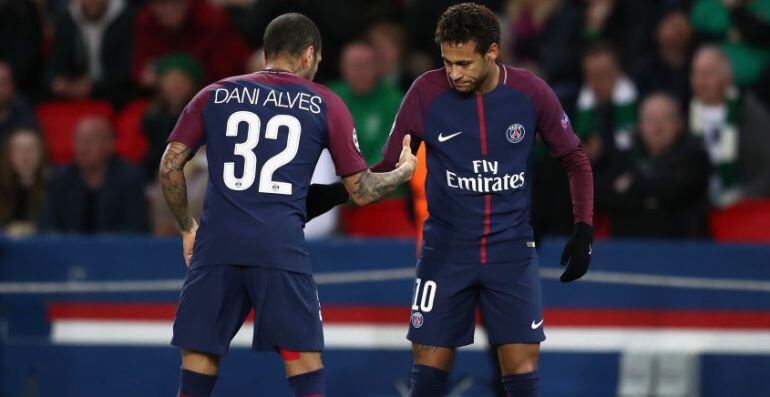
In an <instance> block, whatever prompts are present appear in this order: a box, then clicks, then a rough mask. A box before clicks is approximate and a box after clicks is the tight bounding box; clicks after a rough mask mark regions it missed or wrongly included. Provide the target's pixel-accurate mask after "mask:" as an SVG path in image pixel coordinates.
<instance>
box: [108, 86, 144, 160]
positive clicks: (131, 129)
mask: <svg viewBox="0 0 770 397" xmlns="http://www.w3.org/2000/svg"><path fill="white" fill-rule="evenodd" d="M148 106H150V101H149V100H146V99H139V100H136V101H134V102H131V103H129V104H128V105H127V106H126V107H125V108H124V109H123V111H122V112H120V114H119V115H118V117H117V119H116V120H115V124H116V128H117V137H116V140H115V150H116V151H117V152H118V154H119V155H120V156H121V157H123V158H124V159H126V160H128V161H130V162H132V163H135V164H138V163H140V162H141V161H142V158H143V157H144V152H145V151H146V150H147V138H145V136H144V134H143V133H142V116H143V115H144V112H145V110H147V107H148Z"/></svg>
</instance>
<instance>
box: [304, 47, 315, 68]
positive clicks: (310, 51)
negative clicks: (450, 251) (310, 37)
mask: <svg viewBox="0 0 770 397" xmlns="http://www.w3.org/2000/svg"><path fill="white" fill-rule="evenodd" d="M313 58H315V46H312V45H310V46H307V48H305V52H304V53H302V60H303V61H304V62H305V63H306V64H308V65H312V64H313Z"/></svg>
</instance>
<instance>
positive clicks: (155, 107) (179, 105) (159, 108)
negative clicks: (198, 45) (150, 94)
mask: <svg viewBox="0 0 770 397" xmlns="http://www.w3.org/2000/svg"><path fill="white" fill-rule="evenodd" d="M155 69H156V74H157V75H158V91H157V93H156V97H155V101H154V103H153V104H152V105H151V106H150V107H149V108H148V109H147V111H146V112H145V114H144V116H143V117H142V132H143V133H144V135H145V137H146V138H147V151H146V152H145V154H144V160H143V166H144V171H145V175H146V177H147V180H148V181H155V180H156V179H157V178H158V165H159V164H160V158H161V156H162V155H163V151H164V150H165V149H166V139H168V135H169V134H170V133H171V130H173V129H174V126H175V125H176V120H177V119H178V118H179V115H180V114H181V113H182V109H184V107H185V105H187V102H189V101H190V99H192V97H193V96H194V95H195V93H196V92H198V90H199V89H200V88H201V84H202V83H203V69H202V68H201V66H200V64H199V63H198V62H197V61H196V60H195V59H193V58H191V57H190V56H188V55H185V54H172V55H167V56H165V57H164V58H162V59H161V60H159V61H158V62H157V63H156V65H155ZM171 220H172V221H173V218H172V219H171Z"/></svg>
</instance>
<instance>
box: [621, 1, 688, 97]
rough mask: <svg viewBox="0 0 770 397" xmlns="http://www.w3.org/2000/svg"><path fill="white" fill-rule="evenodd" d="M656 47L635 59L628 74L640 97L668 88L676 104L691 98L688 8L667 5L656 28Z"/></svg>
mask: <svg viewBox="0 0 770 397" xmlns="http://www.w3.org/2000/svg"><path fill="white" fill-rule="evenodd" d="M655 41H656V42H657V46H656V47H655V48H654V49H653V50H652V51H650V52H649V53H648V54H646V55H643V56H642V57H641V59H640V60H639V61H638V62H634V63H633V64H632V65H633V66H632V68H631V74H632V76H633V78H634V82H635V83H636V87H637V88H638V90H639V94H640V95H641V96H646V95H647V94H649V93H651V92H654V91H668V92H671V93H673V94H675V95H676V96H677V98H678V99H679V103H682V104H686V103H688V102H689V100H690V61H691V60H692V51H693V33H692V26H691V25H690V20H689V19H688V15H687V11H686V10H685V9H684V8H681V7H669V8H666V9H665V10H664V11H663V12H662V15H661V16H660V20H659V22H658V25H657V29H656V30H655Z"/></svg>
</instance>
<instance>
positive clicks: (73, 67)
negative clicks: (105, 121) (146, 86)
mask: <svg viewBox="0 0 770 397" xmlns="http://www.w3.org/2000/svg"><path fill="white" fill-rule="evenodd" d="M133 25H134V12H133V10H132V9H131V8H130V7H129V5H128V4H127V3H126V1H125V0H72V1H70V4H69V7H68V8H67V9H66V10H64V11H63V12H62V13H61V14H60V15H59V17H58V20H57V22H56V30H55V34H54V38H53V44H52V46H51V56H50V59H49V63H48V71H47V84H48V89H49V90H50V92H51V93H52V95H53V96H55V97H58V98H64V99H84V98H99V99H106V100H109V101H111V102H112V103H113V104H114V105H116V106H121V105H122V104H123V103H125V101H126V100H127V99H128V97H129V95H130V94H131V43H132V41H133V40H132V35H133Z"/></svg>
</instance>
